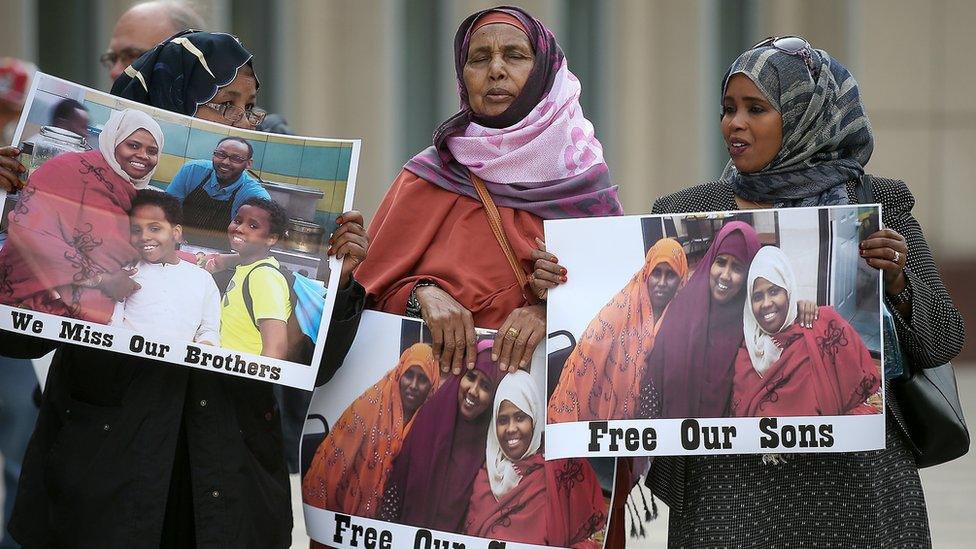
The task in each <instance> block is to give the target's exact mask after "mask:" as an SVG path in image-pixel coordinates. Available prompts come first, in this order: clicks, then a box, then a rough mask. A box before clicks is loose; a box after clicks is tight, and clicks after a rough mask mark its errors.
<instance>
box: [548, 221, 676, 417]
mask: <svg viewBox="0 0 976 549" xmlns="http://www.w3.org/2000/svg"><path fill="white" fill-rule="evenodd" d="M661 263H666V264H668V266H670V267H671V268H672V269H673V270H674V272H675V273H677V274H678V276H679V277H681V285H682V286H683V285H684V283H685V280H687V278H688V258H687V257H686V256H685V251H684V249H683V248H682V247H681V244H679V243H678V241H677V240H675V239H673V238H662V239H661V240H658V241H657V242H655V243H654V245H653V246H651V249H649V250H648V251H647V255H646V256H645V258H644V266H643V267H641V269H640V270H639V271H637V274H635V275H634V277H633V278H631V279H630V282H628V283H627V285H626V286H624V287H623V289H621V290H620V291H619V292H617V294H616V295H615V296H613V298H612V299H611V300H610V302H609V303H607V304H606V305H604V306H603V308H602V309H600V312H599V313H598V314H597V315H596V317H595V318H594V319H593V320H592V321H590V324H589V326H587V327H586V330H584V331H583V334H582V335H580V338H579V342H578V343H577V344H576V348H575V349H573V352H572V353H570V355H569V358H567V359H566V364H565V366H564V367H563V371H562V374H560V376H559V384H558V385H557V386H556V390H555V392H554V393H553V394H552V397H551V398H550V399H549V413H548V420H547V421H548V422H549V423H563V422H568V421H590V420H599V419H632V418H633V417H634V414H635V413H636V407H637V396H638V394H639V393H640V380H641V375H642V374H643V372H644V364H645V360H646V358H647V355H648V354H650V352H651V349H652V348H653V347H654V336H655V335H656V334H657V330H658V328H659V327H660V326H661V318H655V317H654V310H653V308H652V307H651V292H650V290H649V289H648V281H649V279H650V277H651V271H653V270H654V268H655V267H657V266H658V265H659V264H661ZM665 311H667V309H665ZM661 317H662V318H663V317H664V314H663V313H662V315H661Z"/></svg>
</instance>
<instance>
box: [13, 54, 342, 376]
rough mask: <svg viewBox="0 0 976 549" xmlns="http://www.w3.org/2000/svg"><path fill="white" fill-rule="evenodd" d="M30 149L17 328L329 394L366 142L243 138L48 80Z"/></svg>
mask: <svg viewBox="0 0 976 549" xmlns="http://www.w3.org/2000/svg"><path fill="white" fill-rule="evenodd" d="M13 145H15V146H17V147H18V148H20V149H21V151H22V154H21V158H20V160H21V162H22V163H23V164H24V165H25V166H26V167H27V168H28V171H27V173H26V174H25V178H24V179H25V185H24V187H23V188H22V189H20V190H19V191H18V192H16V193H13V194H7V195H0V201H2V207H3V216H2V222H0V329H3V330H7V331H12V332H19V333H25V334H28V335H31V336H36V337H42V338H47V339H52V340H57V341H63V342H68V343H72V344H77V345H85V346H89V347H95V348H100V349H105V350H108V351H114V352H119V353H125V354H129V355H137V356H144V357H147V358H151V359H155V360H161V361H166V362H170V363H173V364H176V365H183V366H190V367H194V368H200V369H204V370H209V371H213V372H221V373H224V374H228V375H236V376H240V377H245V378H249V379H256V380H261V381H267V382H272V383H279V384H283V385H289V386H293V387H301V388H307V389H311V388H312V386H313V385H314V382H315V375H316V370H317V369H318V364H319V362H320V359H321V356H322V352H323V346H324V344H325V339H326V333H327V331H328V328H329V319H330V318H331V312H332V307H333V304H334V301H335V292H332V291H330V289H332V288H335V287H336V285H337V284H338V280H339V274H340V273H339V268H338V267H339V263H338V262H337V261H336V260H335V259H330V258H329V257H328V255H327V248H328V245H327V242H328V238H329V236H330V234H331V232H332V230H333V228H334V227H335V226H336V223H335V221H336V219H337V218H338V216H339V215H340V213H341V212H343V211H345V210H347V209H349V208H350V207H351V205H352V196H353V189H354V187H355V179H356V166H357V164H358V161H359V149H360V142H359V140H355V139H319V138H312V137H293V136H283V135H274V134H267V133H261V132H255V131H247V130H241V129H237V128H233V127H230V126H225V125H220V124H214V123H211V122H206V121H203V120H199V119H194V118H189V117H186V116H182V115H178V114H174V113H171V112H166V111H161V110H158V109H155V108H152V107H147V106H144V105H139V104H135V103H132V102H129V101H125V100H122V99H119V98H117V97H113V96H111V95H108V94H105V93H102V92H99V91H96V90H92V89H90V88H86V87H84V86H79V85H77V84H74V83H71V82H68V81H65V80H61V79H58V78H55V77H52V76H49V75H46V74H42V73H38V74H37V76H36V77H35V78H34V82H33V86H32V88H31V91H30V94H29V96H28V99H27V103H26V106H25V108H24V111H23V115H22V117H21V119H20V122H19V125H18V127H17V131H16V133H15V135H14V142H13ZM268 327H273V328H274V329H266V328H268Z"/></svg>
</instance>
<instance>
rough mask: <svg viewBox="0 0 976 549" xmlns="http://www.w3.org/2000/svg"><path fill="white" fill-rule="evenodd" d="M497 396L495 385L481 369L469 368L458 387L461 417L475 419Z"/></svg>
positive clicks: (469, 419)
mask: <svg viewBox="0 0 976 549" xmlns="http://www.w3.org/2000/svg"><path fill="white" fill-rule="evenodd" d="M494 398H495V386H494V385H493V384H492V382H491V380H490V379H488V376H487V375H485V373H484V372H482V371H481V370H468V371H467V372H465V373H464V375H463V377H462V378H461V386H460V387H459V388H458V410H459V411H460V412H461V417H463V418H464V419H466V420H468V421H474V420H475V419H477V418H478V416H480V415H481V414H482V413H484V411H485V410H487V409H488V407H489V406H491V401H492V399H494Z"/></svg>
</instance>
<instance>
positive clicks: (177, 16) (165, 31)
mask: <svg viewBox="0 0 976 549" xmlns="http://www.w3.org/2000/svg"><path fill="white" fill-rule="evenodd" d="M186 29H197V30H204V29H206V24H205V23H204V22H203V18H202V17H200V14H198V13H197V12H195V11H193V9H192V8H190V7H189V6H188V5H186V4H185V3H183V2H173V1H170V2H166V1H159V0H157V1H153V2H142V3H140V4H136V5H135V6H132V7H131V8H129V9H128V11H126V12H125V13H123V14H122V17H119V20H118V22H117V23H115V30H113V31H112V39H111V40H109V43H108V51H106V52H105V53H104V54H102V57H101V58H100V60H101V62H102V66H104V67H105V68H106V69H108V72H109V77H111V78H112V80H113V81H114V80H115V79H116V78H118V77H119V75H120V74H122V72H123V71H124V70H125V68H126V67H128V66H129V65H131V64H132V62H133V61H135V60H136V59H139V56H141V55H142V54H144V53H146V52H147V51H149V50H151V49H152V48H153V47H154V46H155V45H156V44H159V43H160V42H162V41H163V40H166V39H167V38H169V37H170V36H173V35H174V34H176V33H178V32H180V31H182V30H186Z"/></svg>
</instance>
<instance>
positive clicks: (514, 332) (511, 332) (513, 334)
mask: <svg viewBox="0 0 976 549" xmlns="http://www.w3.org/2000/svg"><path fill="white" fill-rule="evenodd" d="M518 336H519V330H518V329H516V328H509V329H508V331H507V332H505V339H507V340H509V341H515V339H516V338H518Z"/></svg>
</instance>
